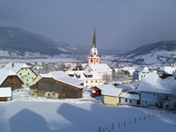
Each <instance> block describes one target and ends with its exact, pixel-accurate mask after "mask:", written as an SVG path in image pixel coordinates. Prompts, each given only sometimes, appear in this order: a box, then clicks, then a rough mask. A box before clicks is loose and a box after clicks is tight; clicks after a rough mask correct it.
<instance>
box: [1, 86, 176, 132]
mask: <svg viewBox="0 0 176 132" xmlns="http://www.w3.org/2000/svg"><path fill="white" fill-rule="evenodd" d="M89 92H90V91H86V92H85V93H84V97H83V99H91V97H90V96H88V95H89V94H90V93H89ZM83 99H66V100H56V99H44V98H38V97H29V96H28V90H27V89H25V91H22V92H14V100H13V101H10V102H1V103H0V132H99V127H101V132H103V129H105V130H106V128H107V130H111V132H117V131H118V132H131V131H135V132H141V131H142V132H148V131H152V132H153V131H160V132H165V131H169V132H175V129H176V115H175V114H172V113H169V114H166V113H165V112H163V111H161V110H156V109H147V108H140V107H133V106H107V105H103V104H102V103H95V102H91V101H88V102H86V101H81V100H83ZM158 112H159V113H160V114H158V115H157V114H156V113H158ZM161 112H162V115H161ZM153 113H154V114H155V115H154V117H153ZM149 114H150V118H149ZM144 116H145V117H144ZM144 118H145V119H144ZM140 119H141V121H140ZM124 121H125V122H124ZM130 122H131V123H130ZM112 123H113V124H114V127H113V126H112ZM119 123H120V127H118V125H119ZM124 125H125V126H124ZM112 128H114V129H113V130H112ZM108 132H109V131H108Z"/></svg>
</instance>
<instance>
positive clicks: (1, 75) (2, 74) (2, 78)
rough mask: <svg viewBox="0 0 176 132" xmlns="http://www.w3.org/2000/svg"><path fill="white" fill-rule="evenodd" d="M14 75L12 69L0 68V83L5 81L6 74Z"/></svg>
mask: <svg viewBox="0 0 176 132" xmlns="http://www.w3.org/2000/svg"><path fill="white" fill-rule="evenodd" d="M14 75H16V73H15V72H13V71H12V70H6V69H0V85H1V84H2V83H3V82H4V81H5V79H6V78H7V77H8V76H14Z"/></svg>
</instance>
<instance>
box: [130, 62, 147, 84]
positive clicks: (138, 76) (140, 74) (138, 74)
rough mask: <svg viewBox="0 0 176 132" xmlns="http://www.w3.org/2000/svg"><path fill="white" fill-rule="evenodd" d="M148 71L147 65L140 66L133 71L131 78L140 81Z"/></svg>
mask: <svg viewBox="0 0 176 132" xmlns="http://www.w3.org/2000/svg"><path fill="white" fill-rule="evenodd" d="M149 73H150V71H149V68H148V67H146V66H140V67H138V68H137V69H136V70H135V71H134V72H133V80H138V81H141V80H142V79H143V78H144V77H145V76H146V75H147V74H149Z"/></svg>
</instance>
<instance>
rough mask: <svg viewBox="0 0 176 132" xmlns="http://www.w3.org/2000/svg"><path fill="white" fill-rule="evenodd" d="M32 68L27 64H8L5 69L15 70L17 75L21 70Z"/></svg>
mask: <svg viewBox="0 0 176 132" xmlns="http://www.w3.org/2000/svg"><path fill="white" fill-rule="evenodd" d="M30 67H31V66H28V65H26V64H25V63H8V64H7V65H5V67H4V68H3V69H8V70H13V71H14V72H15V73H17V72H18V71H19V70H20V69H21V68H30Z"/></svg>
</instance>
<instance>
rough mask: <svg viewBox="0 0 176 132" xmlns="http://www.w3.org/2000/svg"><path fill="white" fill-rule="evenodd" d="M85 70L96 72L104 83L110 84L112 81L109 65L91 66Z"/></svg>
mask: <svg viewBox="0 0 176 132" xmlns="http://www.w3.org/2000/svg"><path fill="white" fill-rule="evenodd" d="M84 70H85V71H88V72H92V71H96V72H97V73H98V74H99V76H100V77H101V78H102V81H103V82H109V81H110V80H111V79H112V69H111V68H110V67H109V66H108V65H107V64H96V65H94V64H89V65H87V66H86V67H85V69H84Z"/></svg>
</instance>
